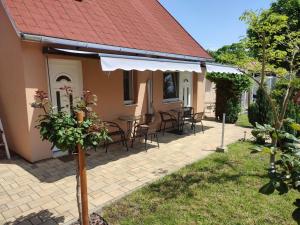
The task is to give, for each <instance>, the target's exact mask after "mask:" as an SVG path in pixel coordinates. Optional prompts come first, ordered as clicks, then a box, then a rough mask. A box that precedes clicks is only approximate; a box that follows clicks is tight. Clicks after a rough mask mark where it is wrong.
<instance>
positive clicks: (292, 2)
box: [271, 0, 300, 31]
mask: <svg viewBox="0 0 300 225" xmlns="http://www.w3.org/2000/svg"><path fill="white" fill-rule="evenodd" d="M271 10H272V11H273V12H276V13H279V14H281V15H286V16H288V24H289V26H290V28H291V30H292V31H297V30H300V1H299V0H277V1H275V2H273V3H272V5H271Z"/></svg>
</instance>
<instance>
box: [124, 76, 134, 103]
mask: <svg viewBox="0 0 300 225" xmlns="http://www.w3.org/2000/svg"><path fill="white" fill-rule="evenodd" d="M123 88H124V103H125V104H133V103H134V87H133V71H124V72H123Z"/></svg>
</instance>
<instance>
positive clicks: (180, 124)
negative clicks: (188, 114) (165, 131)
mask: <svg viewBox="0 0 300 225" xmlns="http://www.w3.org/2000/svg"><path fill="white" fill-rule="evenodd" d="M170 112H171V113H173V114H175V115H176V119H177V128H176V130H173V131H171V132H172V133H175V134H179V135H182V134H184V132H183V122H184V121H183V108H175V109H171V110H170Z"/></svg>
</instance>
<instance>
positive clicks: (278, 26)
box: [240, 10, 288, 86]
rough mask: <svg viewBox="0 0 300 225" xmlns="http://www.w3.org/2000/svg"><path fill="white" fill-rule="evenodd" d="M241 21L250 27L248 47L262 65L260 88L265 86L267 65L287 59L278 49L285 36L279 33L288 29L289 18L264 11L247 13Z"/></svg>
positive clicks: (248, 30) (283, 52)
mask: <svg viewBox="0 0 300 225" xmlns="http://www.w3.org/2000/svg"><path fill="white" fill-rule="evenodd" d="M240 19H241V20H242V21H245V22H246V24H247V25H248V29H247V46H248V48H249V49H250V50H251V52H252V53H253V55H254V56H255V57H256V58H257V59H258V61H259V62H260V63H261V71H260V76H261V81H260V86H263V85H264V83H265V77H266V72H267V70H266V68H267V64H268V63H271V62H272V60H281V59H283V58H284V57H285V51H282V50H279V49H278V48H277V47H278V44H279V42H281V41H282V40H283V35H280V34H279V32H280V31H283V30H284V29H285V28H287V26H288V25H287V20H288V17H287V16H285V15H280V14H277V13H274V12H271V11H270V10H264V11H261V12H258V13H256V12H254V11H246V12H245V13H244V14H243V15H242V16H241V17H240Z"/></svg>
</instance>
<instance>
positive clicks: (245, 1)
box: [160, 0, 271, 50]
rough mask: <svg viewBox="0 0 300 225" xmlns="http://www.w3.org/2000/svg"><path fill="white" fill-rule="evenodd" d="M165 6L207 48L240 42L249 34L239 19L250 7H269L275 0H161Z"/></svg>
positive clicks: (253, 8)
mask: <svg viewBox="0 0 300 225" xmlns="http://www.w3.org/2000/svg"><path fill="white" fill-rule="evenodd" d="M160 2H161V3H162V5H163V6H164V7H165V8H166V9H167V10H168V11H169V12H170V13H171V14H172V15H173V16H174V17H175V18H176V19H177V20H178V21H179V22H180V23H181V24H182V25H183V27H184V28H185V29H186V30H187V31H188V32H189V33H190V34H191V35H192V36H193V37H194V38H195V39H196V40H197V41H198V42H199V43H200V44H201V45H202V46H203V47H204V48H206V49H212V50H215V49H218V48H220V47H222V46H223V45H226V44H231V43H233V42H237V41H239V40H240V39H241V37H243V36H245V34H246V25H245V24H244V22H242V21H240V20H239V17H240V15H241V14H242V13H243V12H244V11H246V10H249V9H252V10H259V9H262V8H268V7H269V6H270V4H271V0H160Z"/></svg>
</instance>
